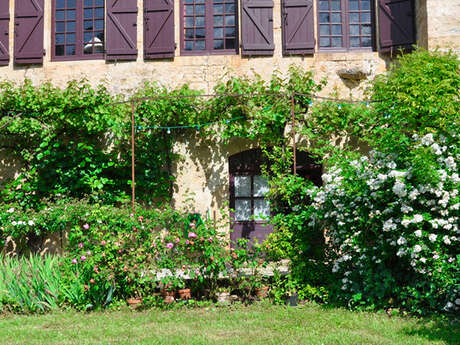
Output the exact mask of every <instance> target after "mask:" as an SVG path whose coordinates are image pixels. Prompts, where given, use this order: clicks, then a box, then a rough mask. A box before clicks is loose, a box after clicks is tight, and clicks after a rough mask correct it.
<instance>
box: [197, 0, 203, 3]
mask: <svg viewBox="0 0 460 345" xmlns="http://www.w3.org/2000/svg"><path fill="white" fill-rule="evenodd" d="M195 4H204V0H195Z"/></svg>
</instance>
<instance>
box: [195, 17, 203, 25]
mask: <svg viewBox="0 0 460 345" xmlns="http://www.w3.org/2000/svg"><path fill="white" fill-rule="evenodd" d="M195 26H204V17H195Z"/></svg>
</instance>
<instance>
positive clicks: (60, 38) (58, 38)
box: [55, 34, 65, 44]
mask: <svg viewBox="0 0 460 345" xmlns="http://www.w3.org/2000/svg"><path fill="white" fill-rule="evenodd" d="M55 43H56V44H63V43H65V35H64V34H56V38H55Z"/></svg>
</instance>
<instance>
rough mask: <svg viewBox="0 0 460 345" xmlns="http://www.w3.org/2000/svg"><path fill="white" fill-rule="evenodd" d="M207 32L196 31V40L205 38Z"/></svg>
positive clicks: (202, 30)
mask: <svg viewBox="0 0 460 345" xmlns="http://www.w3.org/2000/svg"><path fill="white" fill-rule="evenodd" d="M204 34H205V31H204V29H196V30H195V37H196V38H204V37H205V35H204Z"/></svg>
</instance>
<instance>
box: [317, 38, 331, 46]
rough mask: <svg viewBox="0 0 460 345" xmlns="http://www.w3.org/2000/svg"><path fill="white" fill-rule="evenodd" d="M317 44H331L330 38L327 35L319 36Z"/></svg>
mask: <svg viewBox="0 0 460 345" xmlns="http://www.w3.org/2000/svg"><path fill="white" fill-rule="evenodd" d="M319 46H320V47H330V46H331V40H330V39H329V38H327V37H321V38H320V40H319Z"/></svg>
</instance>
